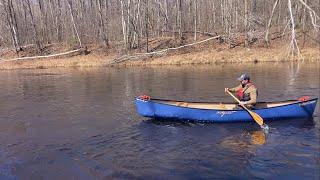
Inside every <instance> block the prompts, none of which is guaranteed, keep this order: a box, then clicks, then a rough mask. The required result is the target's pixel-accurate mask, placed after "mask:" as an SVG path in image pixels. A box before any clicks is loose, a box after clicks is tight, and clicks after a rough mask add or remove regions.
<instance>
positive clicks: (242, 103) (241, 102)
mask: <svg viewBox="0 0 320 180" xmlns="http://www.w3.org/2000/svg"><path fill="white" fill-rule="evenodd" d="M246 104H247V102H246V101H240V103H239V105H246Z"/></svg>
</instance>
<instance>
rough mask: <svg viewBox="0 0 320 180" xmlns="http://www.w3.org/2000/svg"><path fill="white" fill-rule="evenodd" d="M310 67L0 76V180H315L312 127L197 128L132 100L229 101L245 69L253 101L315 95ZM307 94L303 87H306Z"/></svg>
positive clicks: (303, 123)
mask: <svg viewBox="0 0 320 180" xmlns="http://www.w3.org/2000/svg"><path fill="white" fill-rule="evenodd" d="M319 67H320V66H319V63H318V64H301V65H300V67H299V72H297V73H293V75H292V77H294V78H295V79H294V80H291V79H292V77H291V75H289V74H290V73H291V72H296V71H291V70H292V67H290V64H281V63H275V64H269V65H263V64H257V65H254V66H251V65H238V64H237V65H223V66H197V67H165V68H164V67H159V68H132V69H130V68H129V69H125V68H124V69H116V68H114V69H107V68H97V69H95V68H94V69H52V70H50V69H44V70H19V71H1V72H0V86H1V88H0V102H1V104H2V106H1V108H0V145H1V146H0V179H20V178H22V179H43V178H44V179H111V178H115V179H131V178H134V179H155V178H160V177H161V178H163V179H204V178H207V179H208V178H226V179H234V178H239V177H241V178H244V179H253V178H266V179H274V178H284V179H290V178H293V177H294V178H302V177H303V178H309V179H318V178H319V171H318V167H319V166H320V163H319V158H320V152H319V149H320V145H319V138H320V131H319V129H320V127H319V126H320V122H319V121H320V119H319V106H318V107H317V109H316V112H315V117H314V118H313V119H310V120H299V119H298V120H284V121H278V122H267V123H268V125H269V126H270V127H271V129H270V132H269V133H268V134H264V133H263V131H261V129H260V128H259V127H258V126H257V125H256V124H255V122H252V123H222V124H218V123H217V124H202V123H192V122H183V123H182V122H168V121H156V120H150V119H145V118H142V117H139V116H138V115H137V114H136V111H135V107H134V103H133V99H134V96H137V95H140V94H149V95H151V96H153V97H157V98H164V99H177V100H185V101H215V102H231V101H233V100H232V99H231V98H230V97H229V96H228V95H227V94H225V93H224V89H223V88H224V87H230V86H233V85H234V84H235V83H236V80H235V77H238V75H239V74H241V73H242V72H244V71H246V72H248V73H250V74H251V76H252V79H253V80H254V82H255V84H256V86H257V87H258V88H259V92H260V94H259V99H260V100H261V101H279V100H286V99H293V98H298V97H300V96H302V95H310V96H312V97H314V96H319V90H320V88H319V86H320V82H319V81H318V77H319V76H320V72H319ZM306 87H307V88H306Z"/></svg>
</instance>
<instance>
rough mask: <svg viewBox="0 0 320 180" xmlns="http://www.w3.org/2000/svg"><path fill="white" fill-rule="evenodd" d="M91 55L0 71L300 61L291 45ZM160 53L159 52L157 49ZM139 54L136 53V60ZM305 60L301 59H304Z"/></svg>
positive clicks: (313, 54)
mask: <svg viewBox="0 0 320 180" xmlns="http://www.w3.org/2000/svg"><path fill="white" fill-rule="evenodd" d="M89 51H91V53H90V54H88V55H77V56H72V57H60V58H48V59H31V60H12V61H3V60H2V61H0V69H2V70H10V69H46V68H55V67H101V66H161V65H195V64H219V63H259V62H286V61H297V60H298V58H297V56H296V57H295V58H291V57H290V56H289V55H288V52H289V50H288V44H285V43H280V42H278V43H273V44H272V45H271V46H270V47H265V46H262V45H260V46H259V45H255V46H251V47H250V48H245V47H243V46H237V47H235V48H229V46H228V45H226V44H219V43H205V44H201V45H196V46H195V47H186V48H181V49H178V50H175V51H169V52H168V53H166V54H162V55H161V56H153V57H151V56H148V57H147V56H141V53H140V54H139V57H138V58H134V59H132V58H129V59H125V60H123V61H121V62H120V63H115V59H117V58H119V57H121V55H119V54H117V53H115V52H113V53H112V51H108V52H106V51H101V50H99V49H97V48H93V47H92V48H90V49H89ZM157 51H158V49H157ZM300 51H301V55H302V56H301V57H302V58H303V60H304V61H309V62H315V61H319V60H320V53H319V52H320V46H319V45H315V44H308V45H305V46H304V47H300ZM135 55H137V53H132V54H131V56H135ZM300 60H301V59H300Z"/></svg>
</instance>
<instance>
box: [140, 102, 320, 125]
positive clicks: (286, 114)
mask: <svg viewBox="0 0 320 180" xmlns="http://www.w3.org/2000/svg"><path fill="white" fill-rule="evenodd" d="M316 104H317V99H311V100H308V101H305V102H297V103H292V104H288V105H283V106H278V107H272V108H263V109H257V110H253V111H254V112H256V113H257V114H259V115H260V116H261V117H262V118H263V119H264V120H265V121H271V120H284V119H296V118H310V117H312V115H313V112H314V110H315V107H316ZM135 105H136V110H137V112H138V114H140V115H141V116H144V117H149V118H155V119H168V120H182V121H198V122H245V121H252V117H251V116H250V115H249V113H248V112H247V111H245V110H215V109H199V108H188V107H181V106H175V105H169V104H165V103H158V102H156V101H152V99H151V100H142V99H139V98H136V99H135Z"/></svg>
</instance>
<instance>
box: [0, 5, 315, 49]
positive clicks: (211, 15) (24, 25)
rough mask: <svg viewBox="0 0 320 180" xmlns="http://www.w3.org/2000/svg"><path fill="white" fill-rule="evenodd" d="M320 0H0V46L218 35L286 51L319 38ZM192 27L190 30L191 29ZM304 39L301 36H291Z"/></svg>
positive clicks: (137, 42) (135, 45)
mask: <svg viewBox="0 0 320 180" xmlns="http://www.w3.org/2000/svg"><path fill="white" fill-rule="evenodd" d="M319 12H320V0H283V1H282V0H281V1H280V0H270V1H267V0H46V1H44V0H0V23H1V26H0V48H4V47H14V49H15V50H16V52H17V53H19V51H23V47H24V46H26V45H30V44H33V45H35V46H36V48H37V51H38V53H39V54H43V47H44V46H45V45H47V44H51V43H64V44H68V45H70V46H71V47H73V48H82V47H85V46H87V45H88V44H96V45H100V46H102V47H104V48H110V45H112V44H119V43H120V46H117V47H116V49H117V51H119V52H120V53H122V54H126V53H127V52H128V51H130V50H133V49H138V50H139V51H140V52H150V51H152V50H151V49H150V48H149V45H148V43H149V41H150V39H151V38H161V37H171V38H173V39H174V40H175V41H176V42H177V44H178V45H184V44H185V41H184V40H185V38H186V36H190V35H191V36H192V38H193V41H197V39H198V36H199V33H202V34H206V33H207V34H212V35H221V37H222V38H221V40H222V41H223V42H225V43H227V44H228V45H229V46H230V47H234V46H237V45H241V44H243V46H250V45H251V44H252V43H254V42H257V41H258V42H264V44H265V46H270V43H271V42H270V38H271V37H270V36H271V34H276V37H278V38H284V39H285V41H286V42H287V43H288V45H289V47H290V52H291V54H292V55H294V54H299V46H300V45H299V43H301V42H303V43H305V41H308V39H306V37H308V38H309V40H310V39H311V40H312V41H315V42H317V43H319V41H320V39H319V35H320V32H319V28H320V26H319V25H320V23H319V21H320V18H319V14H320V13H319ZM190 33H191V34H190ZM298 37H300V38H301V37H303V39H302V40H303V41H301V42H299V43H298V41H297V38H298Z"/></svg>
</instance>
